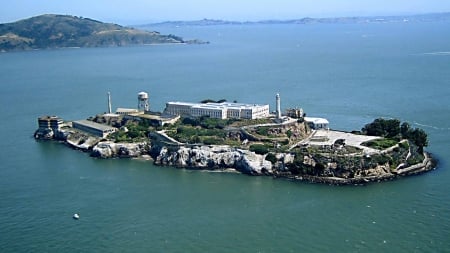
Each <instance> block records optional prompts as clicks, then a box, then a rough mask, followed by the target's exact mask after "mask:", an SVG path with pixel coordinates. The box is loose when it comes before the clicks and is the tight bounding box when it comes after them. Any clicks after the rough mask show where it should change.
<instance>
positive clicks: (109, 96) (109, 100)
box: [108, 91, 111, 114]
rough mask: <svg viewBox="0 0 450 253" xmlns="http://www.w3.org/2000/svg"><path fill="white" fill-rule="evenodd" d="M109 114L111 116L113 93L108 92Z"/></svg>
mask: <svg viewBox="0 0 450 253" xmlns="http://www.w3.org/2000/svg"><path fill="white" fill-rule="evenodd" d="M108 113H109V114H111V93H110V92H109V91H108Z"/></svg>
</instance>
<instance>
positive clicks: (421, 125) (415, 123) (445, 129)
mask: <svg viewBox="0 0 450 253" xmlns="http://www.w3.org/2000/svg"><path fill="white" fill-rule="evenodd" d="M414 125H416V126H420V127H425V128H432V129H435V130H441V131H450V127H437V126H432V125H426V124H421V123H419V122H414Z"/></svg>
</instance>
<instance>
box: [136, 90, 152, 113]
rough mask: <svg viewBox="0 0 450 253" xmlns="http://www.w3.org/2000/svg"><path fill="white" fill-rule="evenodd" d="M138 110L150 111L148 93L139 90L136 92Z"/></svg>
mask: <svg viewBox="0 0 450 253" xmlns="http://www.w3.org/2000/svg"><path fill="white" fill-rule="evenodd" d="M138 110H139V111H144V112H148V111H150V105H149V103H148V93H147V92H143V91H142V92H139V93H138Z"/></svg>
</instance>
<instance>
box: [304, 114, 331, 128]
mask: <svg viewBox="0 0 450 253" xmlns="http://www.w3.org/2000/svg"><path fill="white" fill-rule="evenodd" d="M305 121H306V123H308V125H309V127H310V128H311V129H314V130H319V129H330V122H328V120H327V119H324V118H313V117H305Z"/></svg>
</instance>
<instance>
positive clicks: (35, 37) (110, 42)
mask: <svg viewBox="0 0 450 253" xmlns="http://www.w3.org/2000/svg"><path fill="white" fill-rule="evenodd" d="M155 43H184V41H183V39H182V38H180V37H177V36H175V35H161V34H160V33H158V32H148V31H142V30H137V29H133V28H128V27H123V26H120V25H116V24H110V23H102V22H100V21H96V20H92V19H88V18H82V17H76V16H69V15H54V14H46V15H41V16H36V17H32V18H29V19H24V20H20V21H17V22H14V23H7V24H0V51H17V50H31V49H46V48H62V47H104V46H125V45H138V44H155Z"/></svg>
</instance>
